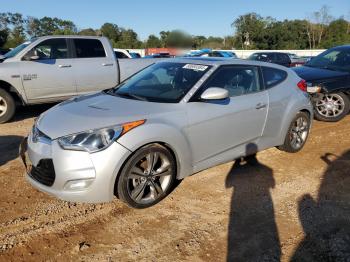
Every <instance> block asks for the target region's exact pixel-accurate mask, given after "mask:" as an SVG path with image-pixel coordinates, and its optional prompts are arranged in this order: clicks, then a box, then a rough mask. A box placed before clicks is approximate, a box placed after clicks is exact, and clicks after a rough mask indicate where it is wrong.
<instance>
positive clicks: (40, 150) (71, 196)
mask: <svg viewBox="0 0 350 262" xmlns="http://www.w3.org/2000/svg"><path fill="white" fill-rule="evenodd" d="M130 154H131V152H130V151H129V150H128V149H126V148H125V147H123V146H122V145H120V144H119V143H117V142H115V143H113V144H112V145H111V146H109V147H108V148H107V149H105V150H103V151H100V152H96V153H92V154H90V153H88V152H82V151H71V150H64V149H62V148H61V147H60V146H59V144H58V142H57V141H56V140H52V141H51V143H44V142H40V141H39V142H36V143H34V142H33V140H32V137H31V135H29V137H28V139H25V140H24V141H23V143H22V144H21V148H20V155H21V158H22V161H23V163H24V165H25V167H26V178H27V180H28V181H29V183H30V184H31V185H32V186H33V187H35V188H37V189H38V190H40V191H43V192H46V193H48V194H50V195H53V196H55V197H57V198H60V199H62V200H66V201H71V202H85V203H102V202H109V201H112V200H113V198H114V184H115V180H116V177H117V174H118V172H119V170H120V168H121V166H122V164H123V163H124V162H125V161H126V159H127V158H128V156H129V155H130ZM43 160H52V162H53V167H54V181H53V183H52V185H51V186H47V185H44V184H43V183H42V181H40V180H39V179H35V176H34V175H33V174H32V173H31V172H33V170H34V169H35V168H36V167H38V165H40V163H41V161H43ZM72 181H73V182H72ZM80 182H84V183H85V182H86V183H85V184H86V185H85V186H84V187H83V188H81V187H80V188H78V189H74V188H73V189H72V188H70V187H68V186H69V185H70V184H72V183H77V184H78V183H80Z"/></svg>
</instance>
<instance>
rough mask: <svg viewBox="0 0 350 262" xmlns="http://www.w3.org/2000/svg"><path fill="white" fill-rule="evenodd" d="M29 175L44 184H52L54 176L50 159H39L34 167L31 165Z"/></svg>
mask: <svg viewBox="0 0 350 262" xmlns="http://www.w3.org/2000/svg"><path fill="white" fill-rule="evenodd" d="M29 175H30V176H31V177H32V178H33V179H34V180H36V181H38V182H39V183H41V184H43V185H45V186H52V185H53V183H54V182H55V177H56V175H55V169H54V166H53V162H52V159H42V160H40V161H39V163H38V165H37V166H36V167H34V166H33V167H32V169H31V170H30V172H29Z"/></svg>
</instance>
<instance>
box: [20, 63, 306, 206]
mask: <svg viewBox="0 0 350 262" xmlns="http://www.w3.org/2000/svg"><path fill="white" fill-rule="evenodd" d="M304 90H305V86H304V82H303V81H302V80H301V79H300V78H299V77H298V76H297V75H296V74H295V73H294V72H292V71H291V70H289V69H288V68H285V67H282V66H279V65H274V64H268V63H261V62H256V61H247V60H238V59H220V58H217V59H208V58H181V59H169V60H163V61H162V62H158V63H155V64H153V65H151V66H149V67H147V68H146V69H144V70H142V71H140V72H138V73H136V74H135V75H133V76H132V77H130V78H129V79H127V80H126V81H125V82H123V83H122V84H120V85H118V86H117V87H115V88H111V89H109V90H104V91H103V92H100V93H95V94H90V95H85V96H81V97H78V98H75V99H72V100H69V101H66V102H63V103H61V104H58V105H56V106H55V107H53V108H51V109H49V110H48V111H46V112H44V113H43V114H41V115H40V116H39V118H38V119H37V120H36V122H35V124H34V126H33V128H32V131H31V132H30V134H29V137H28V139H27V140H24V142H23V143H22V146H21V150H20V155H21V158H22V160H23V162H24V163H25V166H26V170H27V175H26V178H27V179H28V181H29V182H30V183H31V184H32V185H33V186H34V187H35V188H37V189H39V190H41V191H44V192H46V193H49V194H51V195H54V196H56V197H58V198H61V199H64V200H68V201H73V202H90V203H92V202H94V203H98V202H108V201H112V200H113V199H114V196H117V197H118V198H119V199H121V200H122V201H124V202H125V203H127V204H128V205H129V206H131V207H134V208H146V207H150V206H152V205H154V204H156V203H158V202H159V201H161V200H162V199H163V198H164V197H166V196H167V195H168V194H169V193H170V192H171V190H172V189H173V185H174V184H176V180H181V179H183V178H185V177H188V176H190V175H192V174H194V173H198V172H199V171H201V170H204V169H207V168H210V167H212V166H215V165H219V164H222V163H225V162H229V161H232V160H233V159H237V158H240V157H244V156H249V155H254V154H256V153H257V152H258V151H261V150H264V149H267V148H271V147H275V146H278V148H279V149H281V150H284V151H286V152H290V153H295V152H298V151H300V150H301V149H302V148H303V146H304V145H305V143H306V140H307V137H308V134H309V129H310V126H311V119H312V105H311V102H310V99H309V97H308V95H307V94H306V93H305V91H304ZM26 141H27V142H26ZM26 148H27V154H26V153H25V152H26V150H25V149H26Z"/></svg>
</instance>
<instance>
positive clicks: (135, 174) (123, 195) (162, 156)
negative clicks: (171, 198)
mask: <svg viewBox="0 0 350 262" xmlns="http://www.w3.org/2000/svg"><path fill="white" fill-rule="evenodd" d="M175 179H176V162H175V159H174V157H173V155H172V154H171V153H170V152H169V150H168V149H166V148H165V147H163V146H161V145H158V144H151V145H147V146H144V147H142V148H140V149H139V150H137V151H136V152H135V153H134V154H133V155H132V156H131V157H130V159H129V160H128V161H127V162H126V164H125V165H124V167H123V169H122V171H121V173H120V176H119V178H118V181H117V193H118V197H119V198H120V199H121V200H122V201H124V202H125V203H126V204H127V205H128V206H130V207H133V208H147V207H150V206H153V205H155V204H157V203H158V202H159V201H161V200H162V199H163V198H165V197H166V196H167V195H168V194H169V193H170V192H171V189H172V187H173V184H174V181H175Z"/></svg>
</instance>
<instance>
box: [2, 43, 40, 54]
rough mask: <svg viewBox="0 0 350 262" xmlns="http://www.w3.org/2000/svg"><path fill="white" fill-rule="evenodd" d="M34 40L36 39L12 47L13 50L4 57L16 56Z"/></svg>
mask: <svg viewBox="0 0 350 262" xmlns="http://www.w3.org/2000/svg"><path fill="white" fill-rule="evenodd" d="M33 41H34V39H33V40H31V41H27V42H24V43H23V44H20V45H19V46H17V47H15V48H14V49H12V50H11V51H9V52H7V53H6V54H5V55H4V57H5V58H11V57H14V56H15V55H17V54H18V53H19V52H21V51H22V50H23V49H24V48H26V47H27V46H28V45H30V44H31V43H32V42H33Z"/></svg>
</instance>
